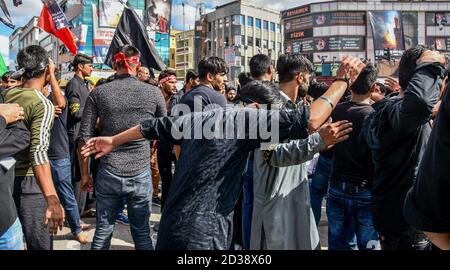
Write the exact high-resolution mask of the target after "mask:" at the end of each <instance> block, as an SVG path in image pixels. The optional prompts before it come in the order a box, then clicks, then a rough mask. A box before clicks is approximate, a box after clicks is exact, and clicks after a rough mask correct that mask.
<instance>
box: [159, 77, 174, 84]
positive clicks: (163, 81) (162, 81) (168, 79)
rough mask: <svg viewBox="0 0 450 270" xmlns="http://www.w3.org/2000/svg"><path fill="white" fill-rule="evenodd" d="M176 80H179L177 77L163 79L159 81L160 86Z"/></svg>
mask: <svg viewBox="0 0 450 270" xmlns="http://www.w3.org/2000/svg"><path fill="white" fill-rule="evenodd" d="M176 79H177V77H176V76H173V75H171V76H168V77H165V78H162V79H161V80H160V81H159V83H160V84H163V83H166V82H168V81H170V80H176Z"/></svg>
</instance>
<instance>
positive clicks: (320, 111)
mask: <svg viewBox="0 0 450 270" xmlns="http://www.w3.org/2000/svg"><path fill="white" fill-rule="evenodd" d="M364 67H365V64H364V63H363V62H361V61H360V60H359V59H357V58H354V57H345V58H344V59H343V60H342V62H341V66H340V67H339V70H338V71H337V77H339V78H347V79H348V80H349V85H347V83H346V82H343V81H336V82H334V83H333V84H332V85H331V86H330V88H329V89H328V91H327V92H325V94H323V97H325V98H326V99H328V100H329V101H330V102H331V103H332V104H333V108H335V107H336V105H337V103H338V102H339V100H340V99H341V97H342V96H343V95H344V93H345V91H346V90H347V87H350V86H351V85H352V84H353V83H354V82H355V81H356V79H357V78H358V76H359V74H360V73H361V71H362V70H363V69H364ZM333 108H332V107H331V105H330V104H329V103H328V101H326V100H323V99H320V98H319V99H317V100H316V101H314V102H313V103H312V104H311V108H310V116H309V132H310V134H311V133H313V132H314V131H316V130H317V129H319V128H320V126H322V124H323V123H325V121H326V120H327V119H328V118H329V117H330V115H331V112H332V111H333Z"/></svg>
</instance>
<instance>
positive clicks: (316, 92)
mask: <svg viewBox="0 0 450 270" xmlns="http://www.w3.org/2000/svg"><path fill="white" fill-rule="evenodd" d="M328 88H329V86H328V84H326V83H324V82H317V81H313V82H311V84H310V85H309V89H308V95H310V96H311V97H312V98H314V99H318V98H319V97H320V96H322V95H323V94H325V92H326V91H327V90H328Z"/></svg>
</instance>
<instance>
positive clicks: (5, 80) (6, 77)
mask: <svg viewBox="0 0 450 270" xmlns="http://www.w3.org/2000/svg"><path fill="white" fill-rule="evenodd" d="M12 75H13V72H12V71H7V72H5V73H4V74H3V75H2V84H1V88H2V89H0V91H2V90H5V89H8V88H11V87H15V86H17V85H19V84H20V81H17V80H15V79H14V78H13V77H12Z"/></svg>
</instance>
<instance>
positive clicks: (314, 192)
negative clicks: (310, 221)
mask: <svg viewBox="0 0 450 270" xmlns="http://www.w3.org/2000/svg"><path fill="white" fill-rule="evenodd" d="M332 168H333V160H332V159H329V158H326V157H324V156H323V155H320V157H319V160H318V161H317V165H316V170H315V172H314V175H313V177H312V180H311V184H310V186H309V190H310V196H311V208H312V210H313V214H314V219H315V221H316V225H317V226H319V222H320V216H321V215H322V200H323V197H324V196H325V194H326V193H327V190H328V182H329V180H330V175H331V170H332Z"/></svg>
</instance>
